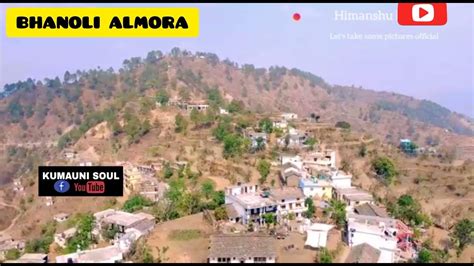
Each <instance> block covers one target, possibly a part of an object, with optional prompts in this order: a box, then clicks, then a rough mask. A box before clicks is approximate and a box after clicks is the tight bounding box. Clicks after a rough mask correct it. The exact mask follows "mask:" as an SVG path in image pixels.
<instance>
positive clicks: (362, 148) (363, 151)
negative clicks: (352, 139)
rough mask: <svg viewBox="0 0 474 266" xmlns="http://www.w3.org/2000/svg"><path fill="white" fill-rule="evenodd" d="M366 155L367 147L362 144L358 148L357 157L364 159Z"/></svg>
mask: <svg viewBox="0 0 474 266" xmlns="http://www.w3.org/2000/svg"><path fill="white" fill-rule="evenodd" d="M366 155H367V145H365V143H362V144H361V145H360V148H359V156H360V157H365V156H366Z"/></svg>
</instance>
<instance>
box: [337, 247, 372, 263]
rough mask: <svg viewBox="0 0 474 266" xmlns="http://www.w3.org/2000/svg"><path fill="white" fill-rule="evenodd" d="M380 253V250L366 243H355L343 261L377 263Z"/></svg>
mask: <svg viewBox="0 0 474 266" xmlns="http://www.w3.org/2000/svg"><path fill="white" fill-rule="evenodd" d="M380 253H381V252H380V250H378V249H376V248H374V247H372V246H371V245H369V244H367V243H364V244H360V245H356V246H353V247H352V249H351V252H350V253H349V255H348V256H347V258H346V261H345V263H377V262H378V260H379V257H380Z"/></svg>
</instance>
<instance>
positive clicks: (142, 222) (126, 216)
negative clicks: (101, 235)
mask: <svg viewBox="0 0 474 266" xmlns="http://www.w3.org/2000/svg"><path fill="white" fill-rule="evenodd" d="M94 217H95V221H96V227H97V229H98V230H99V231H100V230H103V229H106V228H109V227H113V228H117V229H118V233H119V235H123V234H125V232H126V230H127V229H129V228H134V229H137V230H139V231H140V232H142V233H143V234H147V233H149V232H150V231H151V230H152V229H153V228H154V226H155V217H153V216H152V215H150V214H147V213H143V212H139V213H128V212H123V211H116V210H113V209H107V210H105V211H101V212H97V213H95V214H94Z"/></svg>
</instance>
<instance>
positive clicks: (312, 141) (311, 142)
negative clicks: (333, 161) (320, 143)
mask: <svg viewBox="0 0 474 266" xmlns="http://www.w3.org/2000/svg"><path fill="white" fill-rule="evenodd" d="M316 143H317V142H316V139H315V138H313V137H310V138H308V139H307V140H305V142H304V145H308V147H309V149H310V150H313V149H314V145H316Z"/></svg>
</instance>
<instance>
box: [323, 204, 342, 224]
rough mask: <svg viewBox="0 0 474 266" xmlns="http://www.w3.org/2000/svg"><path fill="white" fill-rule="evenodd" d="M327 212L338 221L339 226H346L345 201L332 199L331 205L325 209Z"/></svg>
mask: <svg viewBox="0 0 474 266" xmlns="http://www.w3.org/2000/svg"><path fill="white" fill-rule="evenodd" d="M325 212H326V213H329V214H331V218H332V219H333V220H334V221H336V224H337V226H338V227H339V228H342V227H344V225H345V223H346V204H345V203H344V202H343V201H340V200H335V199H332V200H331V201H329V206H328V207H327V208H326V209H325Z"/></svg>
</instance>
